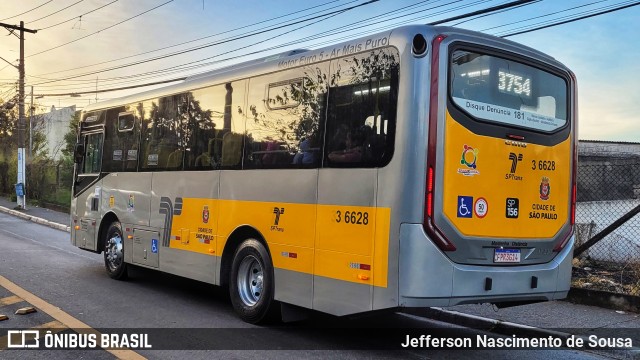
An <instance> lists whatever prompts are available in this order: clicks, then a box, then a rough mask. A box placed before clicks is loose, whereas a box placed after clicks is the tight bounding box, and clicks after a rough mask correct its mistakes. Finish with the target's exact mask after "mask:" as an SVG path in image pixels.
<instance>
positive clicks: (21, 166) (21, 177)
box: [0, 21, 38, 209]
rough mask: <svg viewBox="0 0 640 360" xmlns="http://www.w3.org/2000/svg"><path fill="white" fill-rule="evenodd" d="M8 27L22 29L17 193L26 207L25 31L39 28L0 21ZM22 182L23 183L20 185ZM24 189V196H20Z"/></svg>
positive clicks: (19, 203)
mask: <svg viewBox="0 0 640 360" xmlns="http://www.w3.org/2000/svg"><path fill="white" fill-rule="evenodd" d="M0 26H2V27H4V28H6V29H12V30H20V64H18V72H19V73H20V75H19V88H18V97H19V99H18V105H19V106H18V185H16V195H17V200H18V201H17V203H18V207H22V208H23V209H26V205H27V202H26V200H27V198H26V193H27V192H26V188H25V183H26V178H27V177H26V171H25V151H24V150H25V149H24V147H25V128H26V125H25V119H24V32H25V31H26V32H29V33H32V34H35V33H36V32H38V31H37V30H31V29H26V28H25V27H24V21H20V26H15V25H9V24H4V23H0ZM20 184H22V185H20ZM19 187H21V189H19ZM20 190H22V196H20Z"/></svg>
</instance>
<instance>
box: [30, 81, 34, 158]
mask: <svg viewBox="0 0 640 360" xmlns="http://www.w3.org/2000/svg"><path fill="white" fill-rule="evenodd" d="M32 150H33V86H32V87H31V105H30V106H29V164H31V162H32V161H33V154H32V153H31V152H32Z"/></svg>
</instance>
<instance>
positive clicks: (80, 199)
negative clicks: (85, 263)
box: [72, 180, 102, 251]
mask: <svg viewBox="0 0 640 360" xmlns="http://www.w3.org/2000/svg"><path fill="white" fill-rule="evenodd" d="M101 184H102V181H100V180H98V181H97V182H96V183H94V184H93V185H91V186H88V187H87V188H86V189H84V190H83V191H82V192H81V193H79V194H78V195H77V198H76V199H75V201H76V207H75V216H72V218H73V219H74V220H76V219H77V223H74V224H72V225H75V226H80V228H79V229H78V230H75V229H74V230H72V231H74V232H73V233H72V239H74V245H75V246H77V247H79V248H82V249H87V250H91V251H96V250H97V248H98V236H99V234H98V226H99V224H100V218H101V215H102V214H100V191H101V190H100V189H101ZM72 215H73V214H72Z"/></svg>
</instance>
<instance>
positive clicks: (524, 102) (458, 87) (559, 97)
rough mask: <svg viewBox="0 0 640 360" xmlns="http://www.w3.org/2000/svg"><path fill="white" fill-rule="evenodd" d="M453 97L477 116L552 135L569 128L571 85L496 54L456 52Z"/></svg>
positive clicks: (453, 70) (462, 106)
mask: <svg viewBox="0 0 640 360" xmlns="http://www.w3.org/2000/svg"><path fill="white" fill-rule="evenodd" d="M450 71H451V73H450V94H451V98H452V101H453V103H454V104H456V105H457V106H458V107H460V108H461V109H463V110H464V111H466V112H467V113H468V114H469V115H471V116H472V117H473V118H476V119H481V120H484V121H489V122H495V123H500V124H505V125H511V126H516V127H524V128H527V129H532V130H538V131H543V132H553V131H556V130H558V129H560V128H563V127H564V126H565V125H566V124H567V84H566V82H565V80H564V79H562V78H561V77H559V76H556V75H553V74H551V73H548V72H546V71H543V70H540V69H538V68H535V67H532V66H528V65H524V64H522V63H518V62H515V61H512V60H507V59H504V58H500V57H497V56H493V55H487V54H480V53H477V52H471V51H466V50H456V51H454V52H453V53H452V56H451V59H450Z"/></svg>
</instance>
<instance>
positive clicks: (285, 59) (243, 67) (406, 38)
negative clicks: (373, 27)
mask: <svg viewBox="0 0 640 360" xmlns="http://www.w3.org/2000/svg"><path fill="white" fill-rule="evenodd" d="M417 33H422V34H423V35H425V37H427V38H431V37H432V35H433V36H435V34H463V35H466V36H470V37H477V38H478V39H481V40H483V41H489V42H494V43H495V44H503V45H504V44H508V45H509V46H511V47H515V48H517V49H518V50H519V51H521V52H523V53H525V54H528V55H529V56H532V57H535V58H537V59H541V60H544V61H546V62H548V63H550V64H552V65H554V66H557V67H561V68H564V69H566V67H565V66H564V65H563V64H561V63H559V62H558V61H556V60H555V59H554V58H552V57H551V56H549V55H547V54H544V53H542V52H540V51H538V50H535V49H532V48H530V47H527V46H525V45H522V44H519V43H516V42H513V41H511V40H507V39H503V38H499V37H495V36H493V35H489V34H484V33H480V32H476V31H472V30H466V29H460V28H456V27H450V26H431V25H407V26H402V27H398V28H394V29H392V30H388V31H384V32H379V33H376V34H372V35H368V36H364V37H360V38H355V39H352V40H348V41H345V42H341V43H336V44H333V45H329V46H325V47H322V48H318V49H313V50H308V49H295V50H289V51H285V52H282V53H278V54H275V55H269V56H265V57H262V58H259V59H254V60H249V61H245V62H242V63H238V64H233V65H229V66H225V67H222V68H218V69H214V70H211V71H207V72H203V73H200V74H195V75H192V76H189V77H187V78H186V79H184V80H182V81H181V82H179V83H176V84H171V85H168V86H164V87H161V88H158V89H153V90H148V91H144V92H140V93H136V94H132V95H127V96H124V97H120V98H115V99H111V100H107V101H103V102H98V103H95V104H90V105H88V106H86V107H85V108H84V110H83V112H91V111H94V110H98V109H108V108H112V107H116V106H121V105H123V104H131V103H135V102H140V101H144V100H148V99H152V98H156V97H160V96H167V95H171V94H178V93H181V92H186V91H191V90H193V89H198V88H203V87H206V86H211V85H214V84H219V83H224V82H229V81H234V80H241V79H243V78H246V77H249V76H251V75H252V74H258V73H260V74H261V73H270V72H274V71H277V70H280V69H286V68H291V67H297V66H301V65H305V64H311V63H315V62H319V61H324V60H328V59H331V58H333V56H332V54H333V53H334V52H338V53H340V51H341V50H342V49H346V48H347V47H349V46H353V47H354V48H355V49H356V50H355V51H354V52H353V53H355V52H362V51H368V50H371V49H373V48H377V47H381V46H387V45H392V46H393V45H395V46H396V47H399V48H403V47H405V46H406V45H407V44H410V43H411V39H412V38H413V36H414V35H415V34H417ZM392 35H393V36H392ZM377 39H386V42H382V43H381V44H382V45H381V44H377V45H372V46H369V45H370V42H373V41H375V40H377ZM358 44H360V45H362V46H361V48H362V49H358V48H357V45H358ZM338 56H343V54H342V53H340V54H339V55H338ZM338 56H336V57H338ZM304 59H308V62H305V61H307V60H304Z"/></svg>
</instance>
